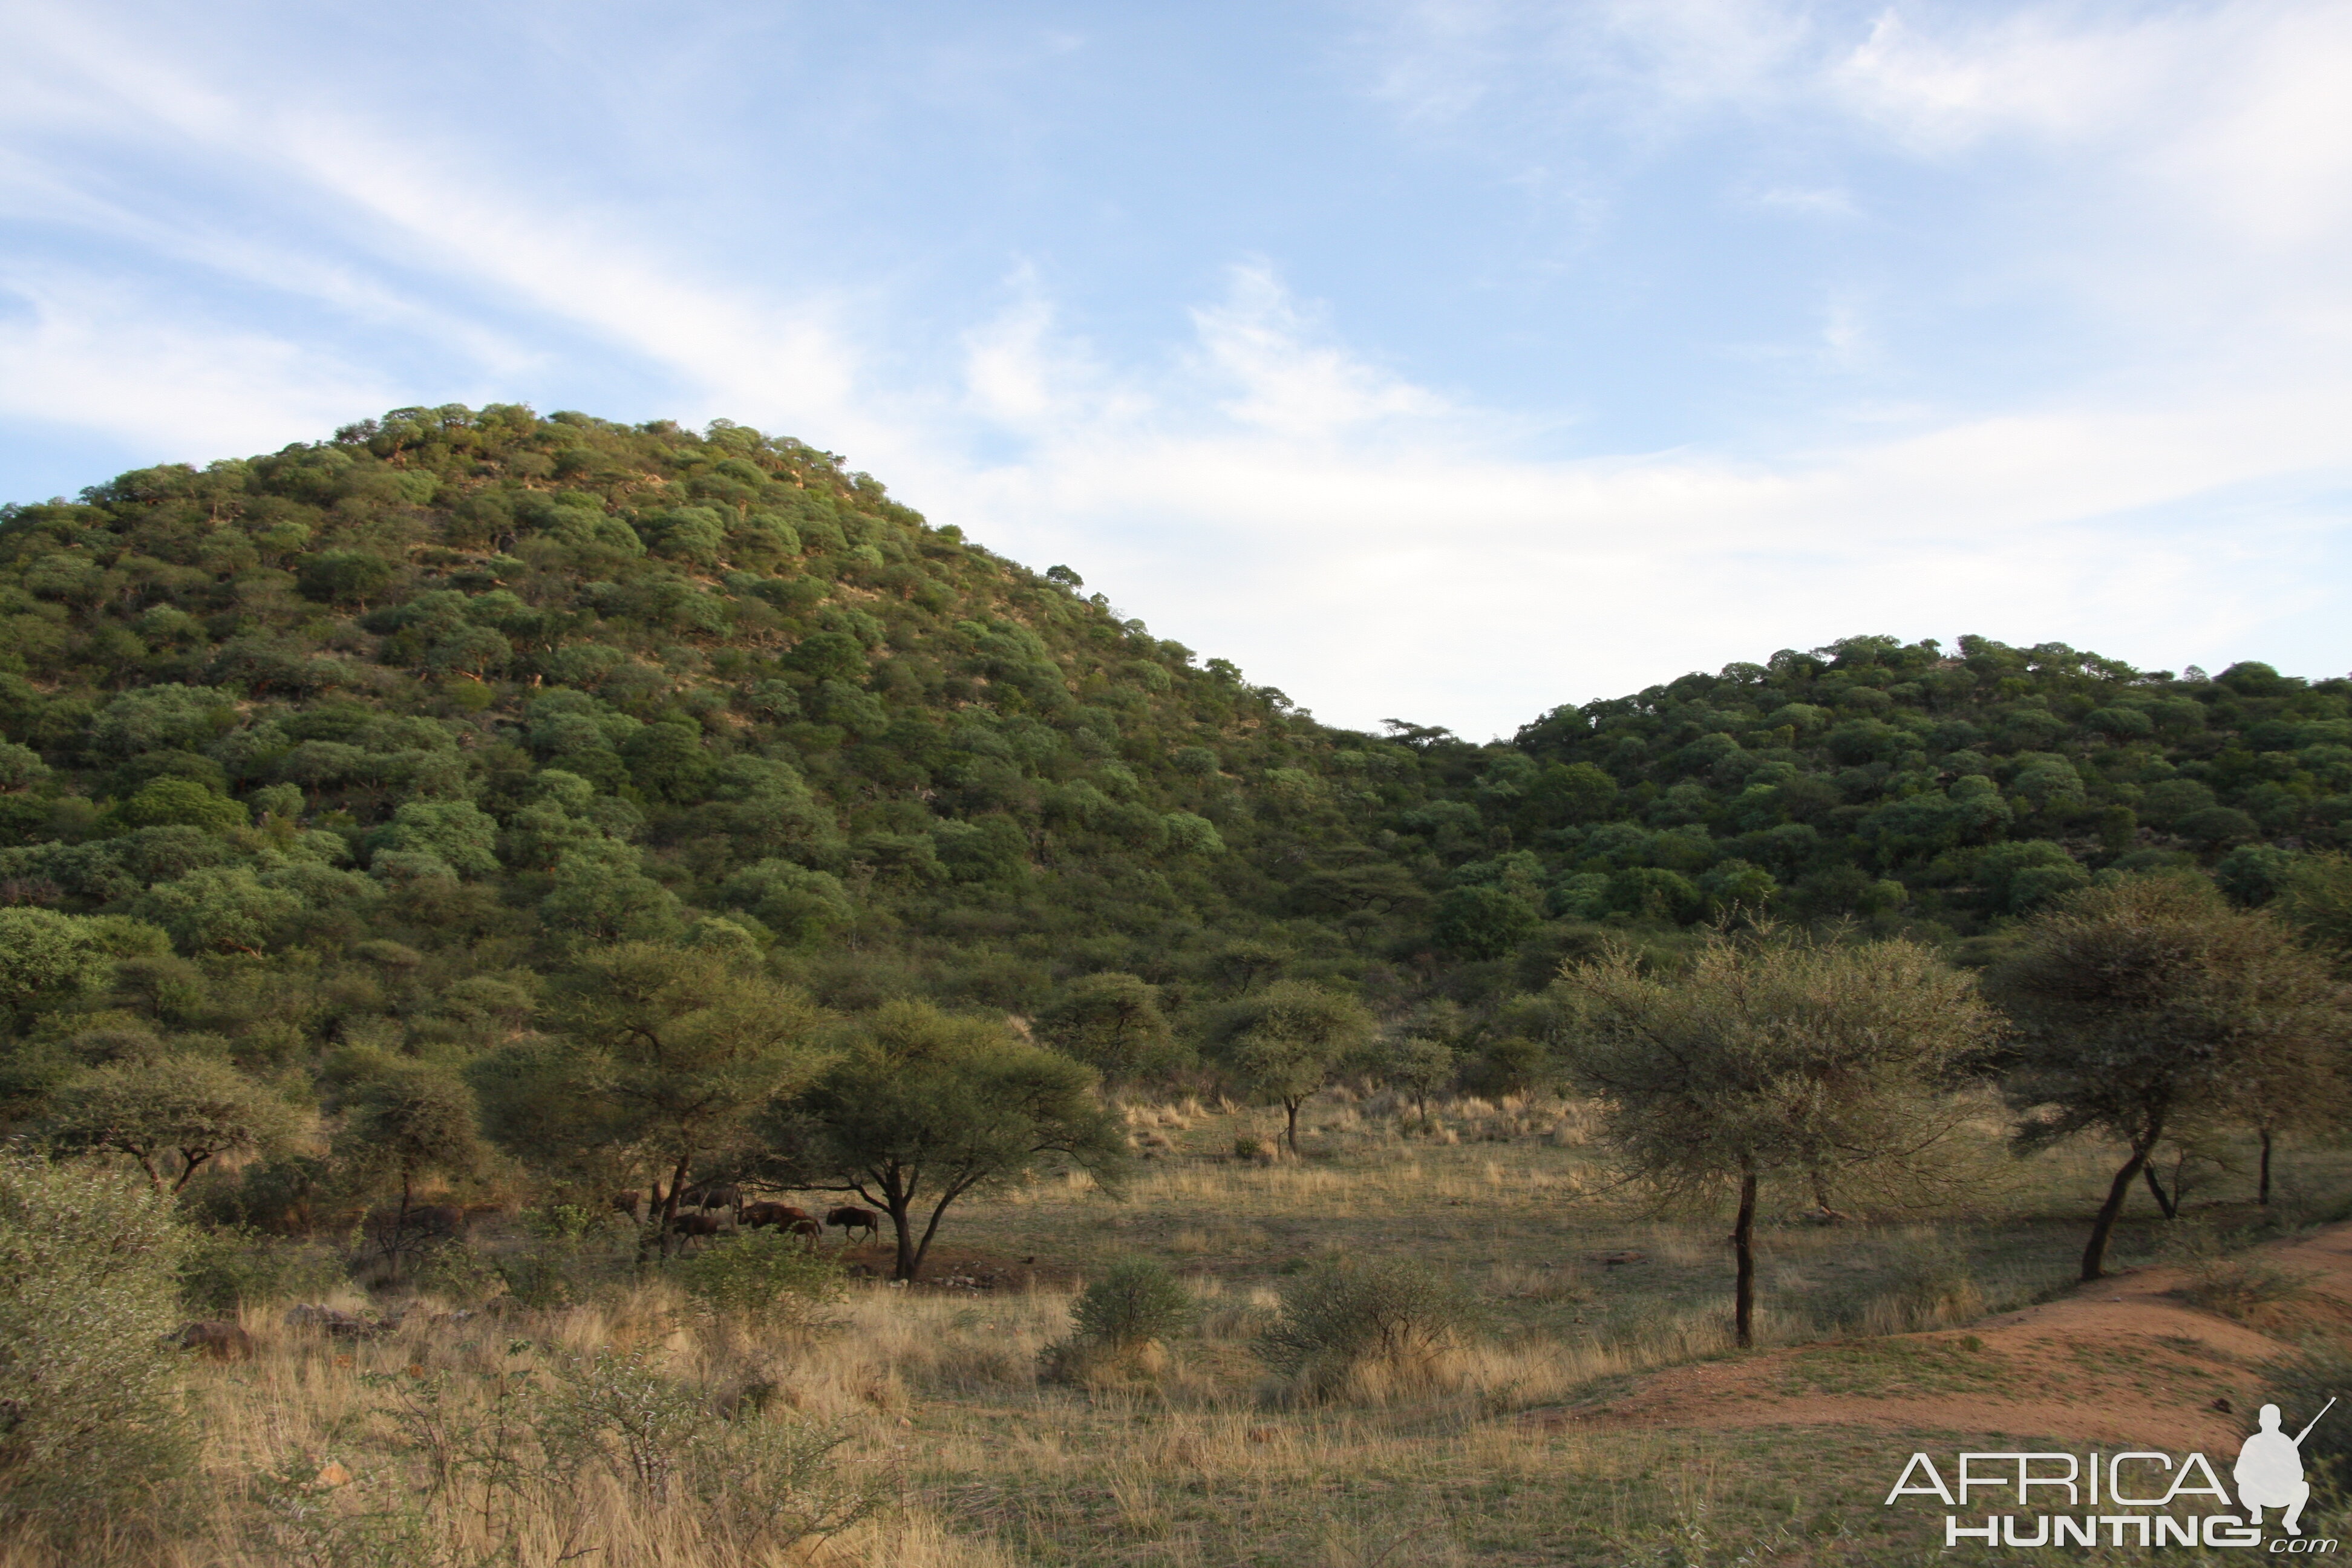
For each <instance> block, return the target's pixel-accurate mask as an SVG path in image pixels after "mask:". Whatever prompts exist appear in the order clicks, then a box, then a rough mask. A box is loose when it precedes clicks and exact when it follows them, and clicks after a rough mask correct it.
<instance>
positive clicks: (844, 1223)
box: [824, 1208, 882, 1241]
mask: <svg viewBox="0 0 2352 1568" xmlns="http://www.w3.org/2000/svg"><path fill="white" fill-rule="evenodd" d="M824 1223H825V1224H827V1225H837V1226H840V1227H841V1239H842V1240H844V1241H847V1240H848V1239H849V1233H850V1232H851V1231H853V1230H862V1231H864V1232H865V1233H866V1240H868V1241H871V1240H873V1239H874V1238H875V1237H877V1236H879V1235H881V1234H882V1216H881V1215H878V1214H876V1213H875V1212H874V1211H873V1210H872V1209H858V1208H839V1209H834V1210H832V1211H831V1212H830V1213H828V1214H827V1215H825V1216H824Z"/></svg>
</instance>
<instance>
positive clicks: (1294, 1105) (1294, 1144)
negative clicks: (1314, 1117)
mask: <svg viewBox="0 0 2352 1568" xmlns="http://www.w3.org/2000/svg"><path fill="white" fill-rule="evenodd" d="M1306 1103H1307V1102H1306V1101H1305V1100H1284V1101H1283V1102H1282V1110H1283V1114H1284V1116H1285V1117H1286V1119H1287V1121H1286V1127H1285V1129H1284V1133H1283V1136H1284V1139H1285V1140H1286V1142H1288V1143H1289V1144H1290V1152H1291V1153H1292V1154H1293V1155H1294V1156H1295V1155H1296V1154H1297V1152H1298V1108H1299V1107H1300V1106H1302V1105H1304V1104H1306Z"/></svg>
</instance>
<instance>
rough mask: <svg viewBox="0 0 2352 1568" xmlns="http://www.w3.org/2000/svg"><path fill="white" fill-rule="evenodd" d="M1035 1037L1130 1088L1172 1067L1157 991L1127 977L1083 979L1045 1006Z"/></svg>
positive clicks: (1174, 1054)
mask: <svg viewBox="0 0 2352 1568" xmlns="http://www.w3.org/2000/svg"><path fill="white" fill-rule="evenodd" d="M1034 1029H1035V1032H1036V1035H1037V1037H1038V1038H1040V1039H1042V1040H1044V1041H1045V1043H1046V1044H1047V1045H1049V1046H1051V1047H1054V1048H1055V1050H1057V1051H1060V1052H1061V1053H1062V1054H1063V1055H1064V1056H1067V1057H1073V1058H1076V1059H1077V1060H1079V1061H1082V1062H1084V1063H1086V1064H1087V1066H1088V1067H1090V1068H1094V1069H1095V1071H1097V1072H1098V1073H1100V1074H1101V1075H1102V1078H1103V1081H1104V1082H1106V1083H1109V1084H1123V1083H1130V1082H1133V1081H1134V1080H1135V1079H1139V1078H1143V1077H1147V1076H1149V1075H1150V1074H1153V1073H1158V1072H1164V1071H1166V1070H1168V1069H1169V1068H1171V1067H1173V1066H1174V1065H1176V1062H1177V1060H1178V1055H1179V1053H1178V1050H1177V1046H1176V1038H1175V1035H1174V1032H1173V1031H1172V1030H1171V1029H1170V1028H1169V1026H1168V1019H1167V1017H1166V1016H1165V1015H1164V1014H1162V1013H1161V1012H1160V987H1158V986H1157V985H1153V984H1149V983H1148V982H1146V981H1143V980H1140V979H1139V978H1137V977H1136V976H1135V975H1132V974H1119V973H1102V974H1088V975H1086V976H1084V977H1082V978H1080V979H1078V980H1075V981H1073V982H1071V983H1070V984H1069V985H1067V986H1066V987H1065V988H1064V989H1063V991H1062V993H1061V994H1059V995H1058V996H1056V997H1055V998H1054V1000H1053V1001H1052V1002H1050V1003H1048V1004H1046V1005H1045V1008H1044V1009H1043V1010H1041V1011H1040V1012H1039V1013H1038V1015H1037V1017H1036V1020H1035V1022H1034Z"/></svg>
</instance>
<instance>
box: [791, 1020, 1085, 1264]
mask: <svg viewBox="0 0 2352 1568" xmlns="http://www.w3.org/2000/svg"><path fill="white" fill-rule="evenodd" d="M1095 1082H1096V1079H1095V1074H1094V1070H1093V1069H1092V1068H1088V1067H1086V1066H1084V1065H1083V1064H1081V1063H1078V1062H1075V1061H1072V1060H1071V1059H1070V1058H1067V1057H1065V1056H1062V1055H1060V1054H1059V1053H1057V1052H1055V1051H1049V1050H1045V1049H1044V1048H1042V1047H1037V1046H1033V1045H1029V1044H1026V1043H1025V1042H1024V1041H1021V1040H1019V1039H1016V1038H1014V1037H1013V1035H1012V1034H1011V1033H1010V1032H1009V1031H1008V1030H1007V1029H1006V1028H1005V1026H1003V1024H1002V1023H999V1022H996V1021H994V1020H991V1019H986V1018H969V1017H959V1016H954V1015H952V1014H949V1013H943V1012H941V1011H940V1010H939V1009H938V1008H936V1007H933V1006H930V1005H928V1004H925V1003H920V1002H892V1003H888V1004H886V1005H883V1006H882V1007H880V1008H877V1010H876V1011H875V1012H874V1013H873V1014H871V1015H870V1016H867V1017H866V1018H864V1019H862V1020H860V1021H859V1023H858V1024H857V1025H856V1027H855V1029H854V1030H853V1031H852V1032H851V1033H850V1035H849V1037H848V1039H847V1042H846V1048H845V1050H844V1051H843V1053H842V1055H841V1056H840V1057H839V1058H837V1059H836V1060H835V1061H834V1062H833V1064H832V1065H831V1066H829V1067H828V1068H825V1069H824V1072H823V1073H822V1074H820V1075H819V1076H818V1078H817V1079H816V1081H815V1082H814V1084H812V1085H811V1086H810V1087H809V1089H808V1090H807V1091H806V1092H805V1093H804V1094H803V1095H801V1096H799V1097H798V1098H797V1099H796V1100H793V1101H792V1102H790V1103H789V1104H787V1105H783V1106H780V1107H779V1108H778V1114H777V1116H776V1117H775V1119H774V1121H773V1122H772V1136H773V1137H774V1139H775V1141H776V1142H777V1144H778V1146H779V1148H780V1151H781V1153H782V1158H783V1160H784V1161H785V1162H786V1163H790V1164H792V1165H793V1166H795V1167H797V1168H798V1169H799V1170H800V1171H801V1172H802V1173H803V1174H804V1175H805V1177H806V1179H807V1184H812V1185H820V1186H831V1187H834V1188H835V1189H836V1190H839V1191H844V1192H854V1193H856V1194H858V1195H859V1196H860V1197H862V1198H864V1199H865V1200H866V1202H867V1203H870V1204H872V1205H875V1206H876V1207H877V1208H879V1209H881V1210H883V1211H884V1212H885V1213H887V1214H888V1215H889V1216H890V1224H891V1226H892V1227H893V1230H894V1232H895V1235H896V1239H897V1244H898V1255H897V1262H896V1265H895V1268H894V1269H893V1273H892V1277H893V1278H894V1279H914V1278H916V1276H917V1275H918V1274H919V1272H920V1271H921V1269H922V1267H923V1258H924V1257H925V1255H926V1254H927V1253H929V1250H930V1246H931V1240H932V1238H933V1237H935V1236H937V1235H938V1234H939V1228H940V1219H941V1217H942V1216H944V1215H946V1213H947V1211H948V1207H949V1205H951V1204H953V1203H954V1202H955V1201H956V1200H957V1199H958V1198H960V1197H962V1196H963V1195H964V1194H967V1193H971V1192H975V1191H980V1190H983V1189H986V1188H989V1187H993V1186H1001V1185H1003V1184H1007V1183H1010V1182H1014V1181H1018V1180H1019V1179H1020V1178H1022V1177H1023V1176H1024V1175H1026V1174H1028V1173H1030V1172H1032V1171H1034V1170H1035V1169H1037V1168H1038V1167H1039V1166H1040V1165H1041V1164H1045V1163H1060V1164H1067V1165H1075V1166H1076V1167H1079V1168H1081V1169H1083V1170H1086V1171H1088V1172H1091V1173H1093V1175H1094V1176H1095V1179H1096V1180H1097V1181H1098V1182H1100V1183H1101V1184H1103V1185H1104V1186H1106V1187H1108V1188H1115V1187H1116V1186H1117V1184H1118V1180H1119V1177H1120V1175H1121V1173H1122V1172H1123V1171H1124V1168H1125V1165H1126V1161H1127V1150H1126V1145H1125V1142H1124V1141H1123V1140H1122V1138H1121V1137H1120V1135H1119V1131H1118V1124H1117V1122H1116V1121H1114V1120H1113V1118H1112V1117H1111V1115H1110V1113H1109V1112H1108V1110H1105V1109H1104V1108H1103V1104H1102V1101H1101V1100H1100V1099H1099V1098H1098V1097H1097V1094H1096V1092H1095ZM926 1203H928V1204H929V1216H928V1218H925V1219H924V1220H923V1221H922V1227H921V1230H920V1233H919V1234H918V1232H917V1230H916V1223H917V1216H918V1215H919V1207H920V1205H924V1204H926Z"/></svg>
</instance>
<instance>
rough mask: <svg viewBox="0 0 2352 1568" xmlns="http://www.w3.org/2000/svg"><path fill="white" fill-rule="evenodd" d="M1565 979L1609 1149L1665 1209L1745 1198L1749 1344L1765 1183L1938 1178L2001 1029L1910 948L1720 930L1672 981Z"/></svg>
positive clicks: (1741, 1330) (1631, 957)
mask: <svg viewBox="0 0 2352 1568" xmlns="http://www.w3.org/2000/svg"><path fill="white" fill-rule="evenodd" d="M1561 981H1562V986H1561V991H1562V994H1564V995H1565V996H1566V997H1567V998H1569V999H1570V1002H1571V1003H1572V1005H1573V1007H1574V1013H1573V1015H1572V1018H1571V1021H1570V1027H1569V1030H1568V1038H1567V1056H1568V1061H1569V1068H1570V1074H1571V1076H1572V1077H1573V1078H1574V1079H1576V1080H1577V1081H1578V1082H1579V1083H1580V1085H1581V1086H1582V1087H1583V1088H1584V1089H1586V1090H1588V1091H1589V1092H1590V1093H1591V1094H1592V1095H1594V1096H1595V1097H1596V1098H1597V1099H1599V1100H1601V1105H1602V1122H1601V1127H1602V1135H1603V1137H1604V1138H1605V1140H1606V1141H1607V1142H1609V1143H1611V1144H1612V1145H1613V1146H1614V1147H1615V1149H1616V1151H1617V1152H1618V1154H1619V1155H1620V1157H1621V1158H1622V1159H1623V1161H1624V1162H1625V1163H1627V1164H1628V1165H1629V1166H1630V1167H1631V1168H1632V1169H1633V1170H1634V1171H1635V1172H1638V1173H1640V1174H1642V1175H1643V1176H1644V1177H1646V1178H1647V1179H1649V1180H1650V1181H1652V1182H1653V1183H1654V1184H1657V1186H1658V1187H1659V1188H1660V1189H1661V1190H1662V1191H1663V1192H1664V1193H1665V1194H1669V1195H1673V1196H1677V1197H1682V1198H1686V1199H1687V1198H1705V1197H1713V1196H1717V1194H1722V1193H1724V1192H1725V1191H1727V1190H1728V1191H1730V1192H1733V1193H1736V1194H1737V1198H1738V1217H1737V1218H1736V1220H1735V1221H1734V1223H1733V1226H1732V1246H1733V1248H1734V1251H1735V1253H1736V1257H1737V1279H1736V1282H1735V1286H1734V1292H1733V1322H1734V1329H1735V1333H1736V1335H1737V1338H1738V1342H1739V1343H1740V1344H1741V1345H1742V1346H1746V1345H1749V1344H1752V1343H1753V1342H1754V1341H1755V1311H1756V1247H1755V1226H1756V1205H1757V1197H1758V1192H1759V1185H1760V1184H1761V1183H1763V1182H1764V1181H1765V1180H1767V1179H1769V1178H1772V1177H1775V1176H1779V1177H1784V1178H1788V1179H1792V1180H1800V1181H1804V1182H1808V1183H1810V1182H1811V1181H1813V1180H1814V1179H1816V1178H1818V1177H1820V1176H1821V1175H1822V1174H1823V1173H1827V1172H1832V1171H1836V1172H1842V1173H1860V1172H1864V1171H1874V1172H1877V1173H1883V1174H1889V1175H1892V1174H1895V1173H1906V1172H1907V1173H1914V1174H1923V1175H1924V1174H1928V1173H1932V1172H1933V1170H1934V1168H1935V1166H1936V1164H1937V1156H1938V1153H1939V1152H1940V1150H1941V1149H1942V1147H1943V1146H1944V1145H1945V1144H1946V1142H1948V1139H1949V1137H1950V1135H1951V1134H1952V1132H1953V1131H1955V1130H1956V1129H1957V1128H1958V1125H1959V1123H1960V1121H1961V1120H1962V1115H1961V1111H1960V1110H1959V1108H1958V1105H1957V1103H1956V1102H1955V1100H1954V1098H1953V1096H1951V1095H1950V1094H1949V1093H1948V1089H1949V1087H1950V1084H1951V1080H1952V1078H1953V1075H1954V1074H1955V1073H1956V1071H1958V1069H1959V1068H1961V1067H1962V1066H1963V1065H1964V1064H1965V1063H1967V1062H1968V1061H1969V1059H1970V1058H1972V1056H1973V1055H1974V1053H1977V1052H1979V1051H1980V1050H1981V1049H1982V1048H1983V1047H1985V1045H1986V1044H1987V1042H1988V1041H1990V1039H1991V1038H1992V1037H1993V1035H1994V1033H1995V1030H1996V1026H1997V1025H1996V1020H1995V1018H1994V1016H1993V1015H1992V1013H1991V1010H1990V1008H1988V1007H1986V1006H1985V1005H1984V1004H1983V1002H1982V1001H1981V1000H1979V997H1978V995H1977V990H1976V985H1975V984H1974V982H1973V981H1972V980H1970V979H1969V977H1968V976H1966V975H1963V974H1960V973H1958V972H1956V971H1954V970H1952V969H1951V968H1949V967H1948V965H1946V964H1944V963H1942V962H1941V961H1939V960H1938V959H1937V958H1936V956H1935V955H1934V954H1933V953H1931V952H1928V951H1927V949H1925V948H1923V947H1920V946H1918V945H1916V943H1912V942H1868V943H1862V944H1856V945H1852V946H1844V945H1836V944H1832V943H1824V942H1811V941H1805V940H1800V939H1791V938H1784V937H1780V935H1778V933H1776V932H1773V931H1769V929H1768V930H1764V931H1757V932H1754V933H1750V934H1748V935H1746V936H1742V937H1734V936H1732V935H1730V934H1728V933H1724V932H1717V934H1716V935H1715V936H1713V937H1712V938H1711V939H1710V940H1709V941H1708V942H1706V944H1705V945H1704V946H1703V947H1701V948H1700V949H1699V951H1698V952H1697V953H1696V955H1695V956H1694V957H1693V958H1692V959H1691V961H1690V963H1689V966H1688V967H1687V968H1686V969H1685V970H1683V971H1682V972H1680V973H1656V972H1654V971H1651V970H1648V969H1646V968H1645V967H1644V966H1643V963H1642V961H1641V960H1640V958H1639V957H1638V956H1637V955H1636V954H1635V953H1634V952H1633V951H1632V950H1631V949H1629V948H1626V947H1623V946H1622V945H1615V944H1612V946H1611V947H1610V948H1608V949H1607V950H1606V951H1605V952H1603V953H1602V954H1601V957H1599V958H1597V959H1594V960H1592V961H1590V962H1588V963H1572V964H1570V965H1568V966H1567V967H1566V968H1565V969H1563V970H1562V972H1561Z"/></svg>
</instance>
